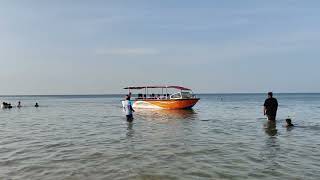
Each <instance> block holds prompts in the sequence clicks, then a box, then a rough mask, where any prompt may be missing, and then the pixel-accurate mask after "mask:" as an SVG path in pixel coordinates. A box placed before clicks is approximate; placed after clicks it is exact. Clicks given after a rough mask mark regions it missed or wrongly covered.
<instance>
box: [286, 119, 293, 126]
mask: <svg viewBox="0 0 320 180" xmlns="http://www.w3.org/2000/svg"><path fill="white" fill-rule="evenodd" d="M286 123H287V124H286V125H285V126H286V127H294V125H293V124H292V122H291V119H290V118H287V119H286Z"/></svg>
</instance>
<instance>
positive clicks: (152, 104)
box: [132, 98, 199, 109]
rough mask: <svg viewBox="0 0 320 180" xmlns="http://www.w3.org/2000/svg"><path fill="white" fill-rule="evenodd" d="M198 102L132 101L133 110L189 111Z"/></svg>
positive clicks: (176, 100) (167, 100)
mask: <svg viewBox="0 0 320 180" xmlns="http://www.w3.org/2000/svg"><path fill="white" fill-rule="evenodd" d="M198 101H199V99H198V98H195V99H161V100H157V99H143V100H133V101H132V106H133V108H150V109H190V108H192V107H193V106H194V105H196V104H197V102H198Z"/></svg>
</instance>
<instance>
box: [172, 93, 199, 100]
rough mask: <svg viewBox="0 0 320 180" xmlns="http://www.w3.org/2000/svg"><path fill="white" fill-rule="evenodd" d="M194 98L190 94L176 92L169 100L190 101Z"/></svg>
mask: <svg viewBox="0 0 320 180" xmlns="http://www.w3.org/2000/svg"><path fill="white" fill-rule="evenodd" d="M191 98H195V96H194V95H193V94H192V93H191V92H178V93H176V94H173V95H171V96H170V99H191Z"/></svg>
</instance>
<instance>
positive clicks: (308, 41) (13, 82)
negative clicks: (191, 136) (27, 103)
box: [0, 0, 320, 94]
mask: <svg viewBox="0 0 320 180" xmlns="http://www.w3.org/2000/svg"><path fill="white" fill-rule="evenodd" d="M0 4H1V5H0V67H1V71H0V82H1V85H0V94H88V93H123V92H124V91H123V90H122V87H124V86H127V85H144V84H151V85H155V84H159V85H162V84H173V85H183V86H187V87H191V88H193V89H194V90H195V92H212V93H219V92H266V91H269V90H273V91H274V92H320V83H319V82H320V81H319V78H320V71H319V68H320V59H319V57H320V49H319V48H320V23H319V19H320V11H319V9H320V1H316V0H314V1H312V0H310V1H301V0H296V1H295V0H290V1H289V0H288V1H286V0H281V1H279V0H274V1H256V0H252V1H246V0H241V1H238V0H233V1H231V0H230V1H228V0H226V1H221V0H219V1H218V0H203V1H187V0H180V1H174V0H158V1H149V0H145V1H142V0H141V1H139V0H137V1H131V0H130V1H129V0H128V1H120V0H115V1H105V0H101V1H94V0H92V1H88V0H86V1H80V0H78V1H71V0H50V1H49V0H41V1H40V0H37V1H35V0H28V1H14V0H6V1H5V0H3V1H0Z"/></svg>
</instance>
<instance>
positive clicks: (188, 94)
mask: <svg viewBox="0 0 320 180" xmlns="http://www.w3.org/2000/svg"><path fill="white" fill-rule="evenodd" d="M181 95H182V98H193V95H192V94H191V93H190V92H181Z"/></svg>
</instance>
